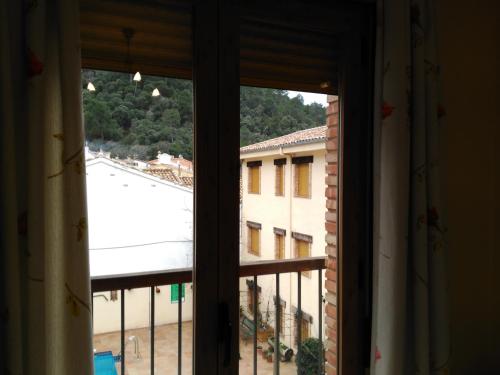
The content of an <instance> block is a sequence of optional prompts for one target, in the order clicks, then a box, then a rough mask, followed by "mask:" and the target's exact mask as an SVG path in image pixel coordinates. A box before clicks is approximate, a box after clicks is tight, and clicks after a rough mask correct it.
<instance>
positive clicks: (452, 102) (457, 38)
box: [437, 0, 500, 375]
mask: <svg viewBox="0 0 500 375" xmlns="http://www.w3.org/2000/svg"><path fill="white" fill-rule="evenodd" d="M499 8H500V7H499V2H498V1H495V0H492V1H485V0H479V1H473V2H467V1H454V0H441V1H440V2H439V6H438V29H437V30H438V36H439V39H438V42H439V54H440V61H441V67H442V84H443V90H442V91H443V98H444V106H445V109H446V117H445V124H444V128H443V136H444V138H443V139H444V146H445V157H446V161H445V164H444V167H445V168H444V172H445V174H444V178H445V184H446V187H445V190H444V193H445V194H444V195H445V199H446V201H447V204H448V216H449V218H448V222H449V236H448V238H449V257H450V263H449V271H450V272H449V274H450V302H451V334H452V353H453V354H452V371H451V373H452V374H454V375H461V374H499V373H500V239H499V232H500V222H499V215H500V200H499V197H498V196H499V194H500V191H499V187H500V186H499V184H498V181H499V171H500V151H499V150H500V137H499V127H500V124H499V116H498V114H499V106H500V96H499V93H498V92H499V90H500V83H499V80H498V71H499V69H500V66H499V65H498V52H499V49H500V40H499V35H500V29H499V24H500V23H499V13H500V9H499Z"/></svg>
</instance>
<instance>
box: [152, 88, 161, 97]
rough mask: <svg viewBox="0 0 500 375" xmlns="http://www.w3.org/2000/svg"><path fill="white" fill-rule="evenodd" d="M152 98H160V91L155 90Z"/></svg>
mask: <svg viewBox="0 0 500 375" xmlns="http://www.w3.org/2000/svg"><path fill="white" fill-rule="evenodd" d="M151 96H160V91H158V89H154V90H153V93H152V94H151Z"/></svg>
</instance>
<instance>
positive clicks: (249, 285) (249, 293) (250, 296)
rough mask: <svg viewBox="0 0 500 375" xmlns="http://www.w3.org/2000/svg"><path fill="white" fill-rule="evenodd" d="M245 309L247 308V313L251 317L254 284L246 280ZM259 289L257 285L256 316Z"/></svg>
mask: <svg viewBox="0 0 500 375" xmlns="http://www.w3.org/2000/svg"><path fill="white" fill-rule="evenodd" d="M246 282H247V288H248V289H247V301H248V303H247V307H248V312H249V313H250V314H252V315H253V305H254V303H255V301H254V298H253V297H254V296H253V289H254V283H253V280H247V281H246ZM261 289H262V288H261V287H260V286H258V285H257V315H258V313H259V301H260V292H261Z"/></svg>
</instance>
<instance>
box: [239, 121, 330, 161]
mask: <svg viewBox="0 0 500 375" xmlns="http://www.w3.org/2000/svg"><path fill="white" fill-rule="evenodd" d="M325 139H326V125H323V126H318V127H316V128H311V129H305V130H299V131H296V132H294V133H290V134H286V135H282V136H281V137H277V138H273V139H268V140H266V141H263V142H259V143H254V144H253V145H248V146H245V147H241V148H240V153H242V154H245V153H249V152H254V151H265V150H272V149H274V148H279V147H283V146H292V145H299V144H305V143H315V142H320V141H323V140H325Z"/></svg>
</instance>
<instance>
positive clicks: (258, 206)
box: [240, 142, 326, 346]
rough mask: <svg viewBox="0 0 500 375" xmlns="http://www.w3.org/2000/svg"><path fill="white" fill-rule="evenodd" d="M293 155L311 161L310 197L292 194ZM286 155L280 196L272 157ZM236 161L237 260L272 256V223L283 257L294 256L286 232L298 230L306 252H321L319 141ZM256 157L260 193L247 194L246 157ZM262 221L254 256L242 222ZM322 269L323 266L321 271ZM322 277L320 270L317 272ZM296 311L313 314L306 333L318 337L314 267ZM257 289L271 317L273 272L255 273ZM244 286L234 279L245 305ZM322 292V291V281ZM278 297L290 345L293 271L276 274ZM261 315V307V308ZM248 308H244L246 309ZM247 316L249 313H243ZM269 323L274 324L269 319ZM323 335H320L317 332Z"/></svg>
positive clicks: (322, 215)
mask: <svg viewBox="0 0 500 375" xmlns="http://www.w3.org/2000/svg"><path fill="white" fill-rule="evenodd" d="M296 156H313V158H314V161H313V163H312V164H311V198H298V197H294V178H293V173H294V171H293V168H294V165H293V164H292V163H291V158H292V157H296ZM285 157H286V158H287V163H286V165H285V196H276V195H275V165H274V159H279V158H285ZM241 158H242V159H243V160H242V161H243V163H242V184H243V199H242V213H241V216H242V221H241V226H242V230H241V233H242V236H241V261H242V262H245V261H256V260H266V259H267V260H269V259H275V238H274V231H273V228H274V227H277V228H281V229H285V230H286V238H285V257H286V258H293V257H294V242H293V241H294V240H293V238H292V236H291V233H292V232H299V233H302V234H307V235H310V236H312V237H313V242H312V244H311V256H324V255H325V234H326V232H325V228H324V225H325V187H326V185H325V176H326V173H325V165H326V163H325V147H324V142H318V143H313V144H307V145H300V146H294V147H288V148H285V149H281V150H271V151H265V152H254V153H249V154H243V155H241ZM253 160H261V161H262V167H261V193H260V194H249V193H248V188H247V186H248V170H247V166H246V162H247V161H253ZM247 220H249V221H253V222H257V223H260V224H261V225H262V229H261V246H260V249H261V255H260V256H254V255H252V254H250V253H248V252H247V251H246V248H247V228H246V221H247ZM323 272H324V271H323ZM323 278H324V274H323ZM301 279H302V310H303V311H304V312H306V313H307V314H309V315H311V316H312V317H313V324H312V325H311V336H315V337H317V336H318V272H317V271H313V272H312V275H311V278H308V277H305V276H302V277H301ZM258 284H259V286H261V288H262V294H261V311H262V310H267V308H268V306H269V308H270V310H271V311H272V313H271V319H272V320H273V321H274V313H273V312H274V305H273V296H274V295H275V277H274V276H266V277H261V278H259V281H258ZM247 290H248V288H247V285H246V281H245V279H241V280H240V291H241V296H242V297H241V302H242V305H243V307H244V308H246V294H247ZM322 293H323V294H324V288H323V281H322ZM280 298H281V299H283V300H284V301H286V307H285V316H286V319H287V320H288V322H287V323H286V324H285V332H284V336H283V337H284V338H283V339H282V341H283V342H284V343H285V344H287V345H289V346H293V342H294V327H293V326H294V320H293V314H292V308H291V307H292V305H293V306H295V307H296V306H297V275H296V274H293V275H290V274H283V275H281V276H280ZM262 312H263V314H264V315H265V313H264V311H262ZM247 313H248V312H247ZM249 315H251V314H249ZM273 324H274V323H273ZM323 337H324V336H323Z"/></svg>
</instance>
